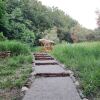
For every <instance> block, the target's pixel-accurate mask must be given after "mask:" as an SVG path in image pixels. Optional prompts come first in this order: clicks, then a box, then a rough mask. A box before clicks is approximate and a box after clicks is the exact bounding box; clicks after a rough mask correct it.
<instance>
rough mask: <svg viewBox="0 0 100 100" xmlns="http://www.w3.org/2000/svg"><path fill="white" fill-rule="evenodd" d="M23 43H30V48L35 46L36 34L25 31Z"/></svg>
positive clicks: (22, 37)
mask: <svg viewBox="0 0 100 100" xmlns="http://www.w3.org/2000/svg"><path fill="white" fill-rule="evenodd" d="M21 41H22V42H25V43H28V44H29V45H30V46H33V45H34V41H35V34H34V33H33V32H32V31H30V30H25V31H24V33H22V36H21Z"/></svg>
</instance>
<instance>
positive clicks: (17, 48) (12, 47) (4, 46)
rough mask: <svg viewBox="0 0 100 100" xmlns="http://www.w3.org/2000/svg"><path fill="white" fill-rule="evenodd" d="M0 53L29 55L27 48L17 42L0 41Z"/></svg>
mask: <svg viewBox="0 0 100 100" xmlns="http://www.w3.org/2000/svg"><path fill="white" fill-rule="evenodd" d="M0 51H11V54H12V55H16V56H17V55H20V54H21V55H22V54H29V53H30V49H29V46H28V45H26V44H23V43H21V42H17V41H8V40H6V41H0Z"/></svg>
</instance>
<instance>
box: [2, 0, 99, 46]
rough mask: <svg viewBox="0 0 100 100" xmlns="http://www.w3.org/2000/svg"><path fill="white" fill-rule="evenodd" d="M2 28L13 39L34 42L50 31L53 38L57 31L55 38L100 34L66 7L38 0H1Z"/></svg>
mask: <svg viewBox="0 0 100 100" xmlns="http://www.w3.org/2000/svg"><path fill="white" fill-rule="evenodd" d="M52 30H54V32H53V33H54V34H52ZM0 32H3V35H4V36H5V37H6V38H7V39H9V40H13V39H16V40H18V41H21V42H24V43H28V44H29V45H31V46H33V45H37V44H38V39H39V38H43V37H48V36H49V35H50V34H52V36H51V38H52V37H54V36H55V34H56V39H54V38H52V39H53V40H56V41H57V42H62V40H65V41H69V42H77V41H86V40H94V39H95V38H96V36H98V35H100V34H97V35H96V36H95V35H94V31H92V30H89V29H86V28H83V27H82V26H81V25H79V23H78V22H77V21H76V20H74V19H72V18H71V17H70V16H69V15H67V14H65V13H64V12H63V11H61V10H59V9H58V8H56V7H53V8H49V7H46V6H44V5H42V3H41V2H39V1H37V0H0ZM83 34H84V35H83ZM0 37H1V36H0ZM73 37H75V38H76V41H73ZM58 40H59V41H58Z"/></svg>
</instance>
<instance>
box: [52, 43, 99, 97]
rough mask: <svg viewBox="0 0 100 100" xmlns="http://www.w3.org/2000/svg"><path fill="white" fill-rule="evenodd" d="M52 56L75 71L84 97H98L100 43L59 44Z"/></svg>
mask: <svg viewBox="0 0 100 100" xmlns="http://www.w3.org/2000/svg"><path fill="white" fill-rule="evenodd" d="M52 54H53V55H54V56H55V57H56V58H57V59H58V60H59V61H60V62H62V63H64V64H65V65H67V67H69V68H70V69H72V70H74V71H75V74H76V75H77V77H79V79H80V82H81V86H82V89H83V91H84V93H85V95H87V96H92V97H94V96H99V97H100V42H91V43H87V42H85V43H78V44H67V43H65V44H59V45H56V46H55V48H54V50H53V51H52Z"/></svg>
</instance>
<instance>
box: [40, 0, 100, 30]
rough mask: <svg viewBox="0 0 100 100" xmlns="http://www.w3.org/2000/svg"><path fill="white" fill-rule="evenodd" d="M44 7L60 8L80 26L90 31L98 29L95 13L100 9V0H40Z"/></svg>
mask: <svg viewBox="0 0 100 100" xmlns="http://www.w3.org/2000/svg"><path fill="white" fill-rule="evenodd" d="M39 1H41V2H42V4H43V5H46V6H49V7H52V6H54V7H58V8H59V9H61V10H63V11H64V12H65V13H66V14H68V15H70V16H71V17H72V18H73V19H75V20H77V21H78V22H79V23H80V25H82V26H83V27H86V28H88V29H95V28H96V27H97V24H96V19H97V15H96V13H95V11H96V10H97V9H100V0H39Z"/></svg>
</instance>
